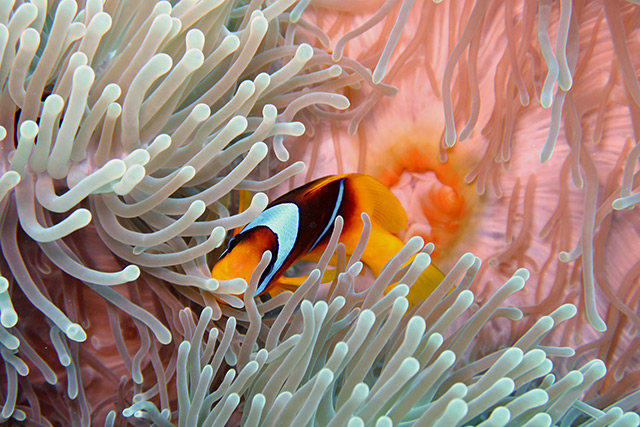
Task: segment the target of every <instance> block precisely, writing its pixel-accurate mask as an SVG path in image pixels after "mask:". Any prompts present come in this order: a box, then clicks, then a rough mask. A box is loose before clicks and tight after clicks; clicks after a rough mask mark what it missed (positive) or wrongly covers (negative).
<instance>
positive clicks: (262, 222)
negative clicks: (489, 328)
mask: <svg viewBox="0 0 640 427" xmlns="http://www.w3.org/2000/svg"><path fill="white" fill-rule="evenodd" d="M362 212H365V213H367V214H368V215H369V217H370V218H371V223H372V224H371V233H370V235H369V241H368V244H367V247H366V249H365V251H364V253H363V254H362V257H361V260H362V261H363V262H364V263H365V264H366V265H367V266H368V267H369V268H370V269H371V270H372V271H373V273H374V274H375V275H376V276H377V275H378V274H379V273H380V272H381V271H382V268H383V267H384V265H385V264H386V263H387V262H388V261H389V260H390V259H391V258H392V257H393V256H394V255H395V254H396V253H397V252H398V251H399V250H400V249H402V247H403V246H404V242H403V241H402V240H401V239H400V238H399V237H397V236H396V233H398V232H400V231H401V230H403V229H404V228H406V223H407V216H406V213H405V211H404V209H403V208H402V205H401V204H400V202H399V201H398V199H397V198H396V197H395V196H394V195H393V193H392V192H391V191H390V190H389V189H388V188H387V187H385V186H384V185H383V184H382V183H380V182H379V181H377V180H376V179H375V178H373V177H371V176H368V175H362V174H355V173H351V174H343V175H332V176H327V177H324V178H320V179H317V180H315V181H312V182H309V183H307V184H305V185H303V186H301V187H298V188H296V189H294V190H292V191H290V192H288V193H286V194H284V195H282V196H281V197H279V198H277V199H276V200H274V201H273V202H271V203H270V204H269V205H268V206H267V207H266V208H265V210H264V211H263V212H262V213H261V214H260V215H258V217H257V218H255V219H254V220H253V221H251V222H250V223H249V224H247V225H246V226H245V227H244V228H243V229H242V231H241V232H240V233H239V234H237V235H236V236H234V237H233V238H232V239H231V240H230V241H229V245H228V247H227V250H226V251H225V252H224V253H223V254H222V255H221V256H220V259H219V260H218V262H216V264H215V265H214V267H213V269H212V272H211V275H212V277H213V278H215V279H218V280H226V279H232V278H236V277H240V278H243V279H245V280H246V281H247V282H249V278H250V277H251V274H252V272H253V270H254V269H255V267H256V266H257V265H258V263H259V261H260V259H261V257H262V254H263V253H264V251H267V250H269V251H271V254H272V256H271V261H270V263H269V265H268V266H267V268H266V269H265V271H264V273H263V274H262V277H261V278H260V281H259V282H258V287H257V290H256V295H259V294H261V293H263V292H268V293H269V294H271V295H272V296H273V295H277V294H278V293H281V292H283V291H285V290H292V289H291V286H290V285H289V284H285V283H281V282H282V281H281V280H279V279H281V278H282V276H283V275H284V273H285V271H287V270H288V269H289V268H290V267H291V266H292V265H293V264H295V263H296V262H298V261H300V260H303V259H305V260H311V259H318V258H319V256H320V255H321V254H322V252H323V251H324V249H325V248H326V246H327V243H328V242H329V239H330V237H331V233H332V231H333V224H334V222H335V219H336V218H337V216H338V215H340V216H341V217H342V218H343V219H344V225H343V231H342V234H341V237H340V242H341V243H343V244H344V245H345V247H346V249H347V254H349V255H351V254H352V253H353V251H354V250H355V247H356V245H357V244H358V241H359V239H360V235H361V233H362V229H363V223H362V219H361V217H360V215H361V213H362ZM425 273H426V274H425ZM425 273H423V275H422V276H424V280H426V281H427V282H428V283H426V285H427V286H426V288H425V293H426V295H428V294H429V293H431V291H432V290H433V289H434V288H435V287H436V286H437V285H438V284H439V283H440V281H442V278H443V277H444V275H443V274H442V273H441V272H440V271H439V270H438V269H437V268H436V267H435V266H430V267H429V268H428V269H427V271H426V272H425ZM422 276H421V277H422ZM419 280H420V279H419ZM427 288H428V289H427Z"/></svg>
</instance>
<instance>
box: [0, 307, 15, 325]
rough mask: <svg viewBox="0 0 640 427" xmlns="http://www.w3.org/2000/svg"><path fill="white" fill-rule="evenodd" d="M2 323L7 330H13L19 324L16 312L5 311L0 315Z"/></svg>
mask: <svg viewBox="0 0 640 427" xmlns="http://www.w3.org/2000/svg"><path fill="white" fill-rule="evenodd" d="M0 323H1V324H2V326H4V327H5V328H13V327H14V326H16V324H17V323H18V315H17V314H16V313H15V312H11V311H6V310H5V311H3V312H2V315H0Z"/></svg>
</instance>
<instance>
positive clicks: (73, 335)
mask: <svg viewBox="0 0 640 427" xmlns="http://www.w3.org/2000/svg"><path fill="white" fill-rule="evenodd" d="M64 333H65V335H66V336H67V337H68V338H69V339H70V340H72V341H76V342H84V341H86V339H87V333H86V332H85V331H84V329H82V326H80V325H78V324H77V323H73V324H71V325H69V326H68V327H67V329H66V330H65V331H64Z"/></svg>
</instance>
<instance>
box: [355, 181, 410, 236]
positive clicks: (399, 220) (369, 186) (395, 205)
mask: <svg viewBox="0 0 640 427" xmlns="http://www.w3.org/2000/svg"><path fill="white" fill-rule="evenodd" d="M346 177H347V178H349V179H350V180H353V183H354V186H355V188H356V189H357V190H356V191H357V193H358V194H359V195H361V198H360V201H361V203H362V205H361V206H362V208H363V210H364V211H365V212H366V213H367V214H368V215H369V216H370V217H371V221H373V222H374V223H377V224H378V225H380V226H381V227H382V228H384V229H385V230H387V231H388V232H390V233H394V234H397V233H399V232H400V231H402V230H404V229H405V228H407V213H406V212H405V210H404V208H403V207H402V205H401V204H400V201H399V200H398V198H397V197H396V196H395V195H394V194H393V193H392V192H391V190H389V189H388V188H387V187H386V186H385V185H384V184H383V183H381V182H380V181H378V180H377V179H375V178H374V177H372V176H370V175H363V174H357V173H353V174H347V175H346Z"/></svg>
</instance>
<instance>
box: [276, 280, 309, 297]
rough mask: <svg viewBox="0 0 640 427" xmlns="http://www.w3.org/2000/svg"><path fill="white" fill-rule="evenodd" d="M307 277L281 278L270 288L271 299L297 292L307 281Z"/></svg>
mask: <svg viewBox="0 0 640 427" xmlns="http://www.w3.org/2000/svg"><path fill="white" fill-rule="evenodd" d="M305 279H306V277H284V276H282V277H280V278H279V279H278V280H277V281H275V282H274V283H273V284H272V285H271V286H269V290H268V294H269V295H270V296H271V298H273V297H275V296H277V295H280V294H281V293H283V292H287V291H289V292H295V291H296V289H298V288H299V287H300V285H302V284H303V283H304V281H305Z"/></svg>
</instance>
